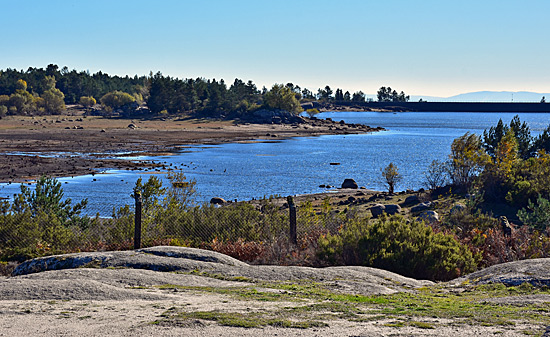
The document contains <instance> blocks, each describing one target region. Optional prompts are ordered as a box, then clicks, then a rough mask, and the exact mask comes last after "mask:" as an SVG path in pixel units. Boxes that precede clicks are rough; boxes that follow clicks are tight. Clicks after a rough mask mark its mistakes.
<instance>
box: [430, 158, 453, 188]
mask: <svg viewBox="0 0 550 337" xmlns="http://www.w3.org/2000/svg"><path fill="white" fill-rule="evenodd" d="M448 183H449V165H448V163H446V162H442V161H439V160H434V161H432V163H431V164H430V166H428V169H427V170H426V173H425V174H424V185H426V186H427V187H428V188H429V189H430V190H435V189H437V188H439V187H443V186H445V185H447V184H448Z"/></svg>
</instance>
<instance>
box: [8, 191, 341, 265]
mask: <svg viewBox="0 0 550 337" xmlns="http://www.w3.org/2000/svg"><path fill="white" fill-rule="evenodd" d="M36 195H37V194H31V193H29V194H27V195H19V196H15V198H14V199H13V200H4V201H1V202H0V205H1V207H0V261H22V260H25V259H28V258H33V257H38V256H45V255H52V254H62V253H70V252H82V251H108V250H125V249H133V248H135V247H150V246H156V245H180V246H188V247H197V248H203V249H211V250H216V251H219V252H222V253H226V254H228V255H231V256H234V257H236V258H239V259H241V260H244V261H249V262H255V261H256V262H258V263H285V262H284V261H287V262H288V259H289V257H291V255H289V254H290V253H291V252H292V251H293V250H296V249H297V250H300V249H302V250H303V249H304V248H305V247H306V246H308V245H310V244H311V243H312V242H313V241H315V240H313V238H318V237H319V236H320V235H322V234H328V233H335V232H336V231H337V230H338V228H339V226H341V222H342V221H341V219H340V218H339V217H338V216H337V215H335V214H333V213H331V212H326V213H319V212H315V211H313V209H312V207H311V205H308V204H305V205H295V204H294V203H293V200H292V199H291V198H289V199H288V200H284V199H277V200H274V199H271V198H270V199H263V200H256V201H254V202H233V203H232V202H227V203H225V204H224V205H214V204H203V205H190V204H188V203H178V202H166V201H161V200H160V199H159V198H154V197H152V196H151V195H147V194H146V195H144V197H143V198H136V204H135V205H125V206H122V207H112V209H106V210H102V212H101V214H109V213H111V216H109V217H106V216H99V215H96V216H91V215H85V214H86V213H85V212H83V210H84V208H82V209H77V208H78V207H77V205H74V204H64V203H63V201H62V200H54V199H55V198H53V199H52V196H51V195H49V197H50V199H48V200H43V199H40V198H39V197H37V196H36ZM32 196H34V199H33V198H32ZM138 199H139V203H138V201H137V200H138ZM180 201H181V198H180ZM93 202H94V201H93V200H88V203H93Z"/></svg>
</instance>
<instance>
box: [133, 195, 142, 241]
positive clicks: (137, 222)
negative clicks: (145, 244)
mask: <svg viewBox="0 0 550 337" xmlns="http://www.w3.org/2000/svg"><path fill="white" fill-rule="evenodd" d="M134 198H135V199H136V214H135V218H134V249H139V248H141V193H140V192H138V191H136V192H134Z"/></svg>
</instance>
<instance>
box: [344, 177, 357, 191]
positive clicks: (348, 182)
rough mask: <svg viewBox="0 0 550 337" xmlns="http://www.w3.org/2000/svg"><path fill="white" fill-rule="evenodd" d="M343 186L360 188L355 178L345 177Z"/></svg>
mask: <svg viewBox="0 0 550 337" xmlns="http://www.w3.org/2000/svg"><path fill="white" fill-rule="evenodd" d="M342 188H354V189H357V188H359V185H357V183H356V182H355V180H353V179H345V180H344V182H343V183H342Z"/></svg>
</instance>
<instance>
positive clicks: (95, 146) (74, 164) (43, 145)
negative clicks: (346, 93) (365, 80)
mask: <svg viewBox="0 0 550 337" xmlns="http://www.w3.org/2000/svg"><path fill="white" fill-rule="evenodd" d="M304 120H305V123H301V124H252V123H237V122H235V121H218V120H198V119H178V118H170V119H162V120H161V119H159V120H137V119H107V118H101V117H82V116H40V117H29V116H8V117H4V118H2V119H0V183H19V182H25V181H28V180H33V179H36V178H38V177H39V176H41V175H49V176H52V177H70V176H79V175H85V174H92V173H94V172H97V170H104V169H124V170H142V169H143V168H155V167H158V166H159V165H158V164H154V163H151V162H148V161H130V160H126V159H120V157H124V156H128V155H130V156H139V155H162V154H166V153H171V152H174V151H177V149H179V148H181V147H184V146H186V145H215V144H225V143H240V142H262V141H276V140H281V139H289V138H295V137H315V136H321V135H347V134H362V133H372V132H378V131H383V130H384V129H383V128H381V127H377V128H372V127H369V126H365V125H359V124H346V123H343V122H342V121H340V122H335V121H332V120H320V119H309V118H304ZM51 153H63V154H68V156H44V155H45V154H51ZM115 154H116V157H118V158H112V157H114V156H115Z"/></svg>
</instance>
